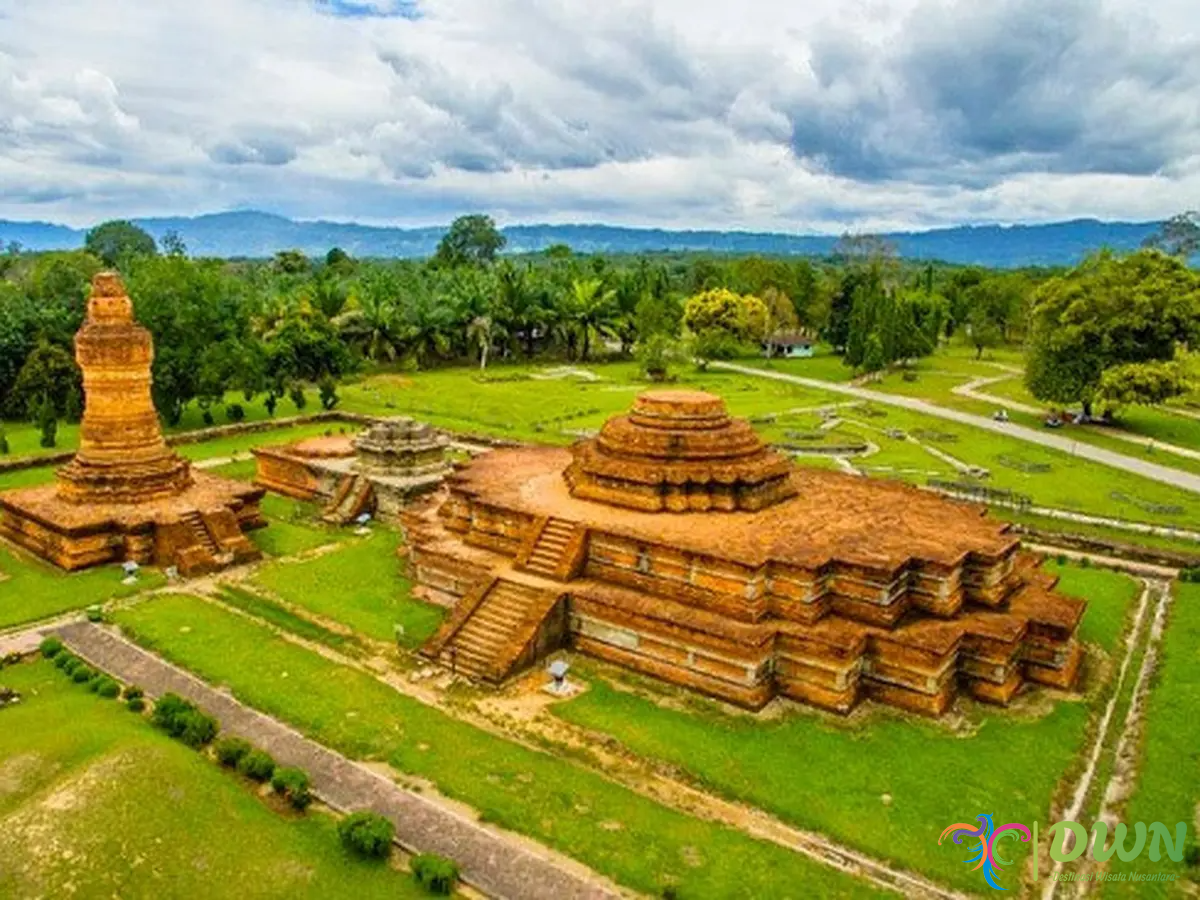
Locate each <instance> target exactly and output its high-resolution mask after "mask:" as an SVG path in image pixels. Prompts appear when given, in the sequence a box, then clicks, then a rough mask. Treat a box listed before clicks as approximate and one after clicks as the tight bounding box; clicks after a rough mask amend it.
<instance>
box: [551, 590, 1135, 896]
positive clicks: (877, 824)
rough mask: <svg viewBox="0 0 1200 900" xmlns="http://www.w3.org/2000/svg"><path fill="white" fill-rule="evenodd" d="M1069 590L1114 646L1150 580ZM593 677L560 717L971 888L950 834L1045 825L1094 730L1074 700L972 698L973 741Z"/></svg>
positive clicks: (1095, 631) (940, 728) (974, 885)
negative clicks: (954, 826) (649, 691)
mask: <svg viewBox="0 0 1200 900" xmlns="http://www.w3.org/2000/svg"><path fill="white" fill-rule="evenodd" d="M1063 588H1064V590H1066V591H1068V592H1070V593H1080V594H1084V595H1086V596H1087V597H1088V599H1089V600H1090V601H1091V602H1092V605H1091V606H1090V607H1089V611H1088V614H1087V617H1086V619H1085V624H1084V626H1083V631H1084V637H1085V639H1086V640H1090V641H1094V642H1096V643H1098V644H1100V645H1101V646H1102V647H1104V648H1105V649H1106V650H1108V651H1112V650H1113V649H1114V648H1115V647H1116V643H1117V640H1118V636H1119V630H1120V626H1121V623H1122V622H1123V621H1124V617H1125V614H1126V611H1127V608H1128V606H1129V604H1130V603H1131V602H1132V601H1133V600H1134V598H1135V597H1136V595H1137V584H1136V582H1134V581H1133V580H1132V579H1130V578H1128V577H1126V576H1123V575H1119V574H1116V573H1113V572H1106V571H1100V570H1094V569H1078V568H1073V567H1068V568H1067V569H1066V570H1065V571H1064V572H1063ZM588 680H589V681H590V683H591V690H589V691H588V692H587V693H585V694H583V695H581V696H579V697H577V698H575V699H573V700H570V701H568V702H566V703H563V704H559V705H557V706H555V707H554V712H555V714H556V715H558V716H561V717H562V718H563V719H565V720H567V721H569V722H572V723H574V724H576V725H580V726H582V727H585V728H588V729H591V730H593V731H596V732H600V733H603V734H606V735H610V736H612V737H615V738H616V739H617V740H618V741H620V742H621V743H622V744H623V745H625V746H626V747H628V748H629V749H631V750H633V751H634V752H635V753H637V754H638V755H639V756H643V757H647V758H652V759H657V760H661V761H665V762H667V763H669V764H670V765H672V766H676V767H678V768H680V769H682V770H683V771H686V772H687V773H688V774H690V775H691V776H692V777H694V778H696V779H697V780H698V781H699V782H701V783H702V784H705V785H707V786H709V787H710V788H712V789H714V790H716V791H717V792H719V793H722V794H724V795H726V796H729V797H732V798H735V799H738V800H742V801H745V802H747V803H750V804H752V805H754V806H758V807H760V808H762V809H765V810H768V811H770V812H772V813H775V814H776V815H778V816H780V817H781V818H783V819H785V820H787V821H789V822H793V823H794V824H796V825H799V826H801V827H804V828H812V829H815V830H818V831H821V832H823V833H825V834H828V835H830V836H831V837H833V838H835V839H837V840H840V841H842V842H845V843H847V844H850V845H851V846H854V847H857V848H859V849H862V850H864V851H867V852H869V853H871V854H873V855H875V856H879V857H882V858H886V859H892V860H895V861H896V862H897V863H899V864H901V865H903V866H907V867H910V868H912V869H915V870H917V871H919V872H923V873H926V874H928V875H930V876H932V877H934V878H936V879H938V880H941V881H944V882H946V883H949V884H953V885H955V886H957V887H960V888H962V889H964V890H971V891H975V890H978V889H979V882H978V873H975V872H972V871H970V869H969V867H967V866H964V865H962V860H961V853H959V851H958V848H947V847H945V846H942V847H939V846H938V844H937V836H938V834H939V833H940V832H941V830H942V828H944V827H945V826H946V825H948V824H950V823H951V822H956V821H971V820H973V818H974V816H975V815H977V814H978V813H982V812H989V813H994V814H995V815H996V816H999V817H1001V818H1003V819H1004V821H1006V822H1008V821H1018V822H1028V821H1032V820H1034V819H1039V820H1042V821H1045V819H1046V815H1047V809H1048V806H1049V802H1050V798H1051V795H1052V794H1053V792H1054V789H1055V786H1056V784H1057V783H1058V781H1059V779H1060V778H1061V777H1062V776H1063V774H1064V772H1066V770H1067V769H1068V768H1069V767H1070V765H1071V763H1072V760H1073V759H1074V758H1075V756H1076V754H1077V753H1078V752H1079V751H1080V748H1081V741H1082V738H1083V735H1084V733H1085V730H1086V726H1087V722H1088V708H1087V705H1086V704H1084V703H1079V702H1069V701H1063V700H1056V701H1055V702H1054V703H1053V704H1052V706H1051V708H1050V709H1049V711H1047V712H1045V713H1044V714H1042V715H1039V716H1036V717H1031V716H1029V715H1028V714H1022V713H1020V712H1018V711H1004V710H996V709H993V708H991V707H987V706H983V705H979V704H967V705H966V706H965V709H966V710H967V713H966V714H967V717H968V719H969V722H970V727H969V729H968V733H966V734H963V733H958V732H954V731H951V730H949V729H948V728H947V727H945V726H944V725H942V724H937V723H929V722H926V721H923V720H915V719H912V718H908V717H904V716H900V715H897V714H894V713H892V712H890V711H887V710H882V709H879V708H877V707H876V708H872V707H867V708H865V709H864V710H862V711H861V712H860V713H859V714H857V715H856V716H854V717H853V718H851V719H849V720H842V719H837V718H834V717H830V716H824V715H819V714H815V713H812V712H810V711H807V710H792V711H789V712H787V713H786V714H784V715H783V716H782V717H781V718H779V719H774V720H762V719H755V718H753V717H750V716H745V715H729V714H727V713H725V712H723V711H722V710H721V709H720V708H719V707H717V706H716V705H715V704H710V703H708V702H706V701H700V702H697V701H694V700H693V701H692V702H687V703H686V708H685V709H679V708H677V705H675V706H673V707H672V708H668V707H665V706H661V705H659V704H657V703H655V702H654V701H653V700H651V699H647V698H646V697H644V696H641V695H639V694H635V693H631V692H629V691H628V690H620V689H618V688H617V687H615V686H614V685H613V684H612V683H610V682H608V681H607V680H605V678H603V677H598V676H597V675H595V674H594V673H593V674H592V677H590V678H589V679H588ZM672 693H673V692H672ZM888 796H890V800H885V797H888ZM1012 880H1013V878H1012V876H1011V875H1010V876H1009V881H1010V882H1011V881H1012Z"/></svg>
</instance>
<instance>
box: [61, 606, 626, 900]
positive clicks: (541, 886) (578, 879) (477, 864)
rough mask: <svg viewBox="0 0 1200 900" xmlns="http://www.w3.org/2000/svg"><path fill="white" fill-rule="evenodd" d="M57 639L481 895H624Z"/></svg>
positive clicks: (126, 651) (97, 652) (131, 663)
mask: <svg viewBox="0 0 1200 900" xmlns="http://www.w3.org/2000/svg"><path fill="white" fill-rule="evenodd" d="M56 633H57V634H58V635H59V636H60V637H61V638H62V639H63V640H64V641H65V642H66V643H67V645H68V646H70V648H71V650H72V651H73V652H75V653H77V654H78V655H79V656H81V657H83V658H84V659H86V660H87V661H88V662H89V663H91V664H92V665H94V666H96V667H97V668H99V669H102V670H104V671H106V672H108V673H110V674H112V675H115V676H117V677H118V678H120V679H121V680H123V681H126V682H136V683H137V684H139V685H141V686H142V687H143V688H144V689H145V690H146V692H147V693H148V694H150V695H151V696H159V695H161V694H163V693H166V692H168V691H171V692H174V693H176V694H179V695H180V696H183V697H186V698H188V699H190V700H192V701H193V702H195V703H196V704H197V705H198V706H200V707H202V708H203V709H204V710H206V711H207V712H209V713H210V714H212V715H214V716H216V717H217V719H218V720H219V721H220V723H221V730H222V732H224V733H227V734H233V735H239V736H241V737H244V738H246V739H247V740H249V741H251V742H253V743H254V744H256V745H257V746H259V747H262V748H263V749H265V750H267V751H268V752H269V753H270V754H271V755H272V756H274V757H275V758H276V759H277V760H279V761H280V762H282V763H285V764H287V765H292V766H299V767H301V768H303V769H304V770H305V771H307V772H308V773H309V775H310V776H311V778H312V782H313V787H314V792H315V793H316V794H317V796H318V797H320V799H321V800H322V801H323V802H324V803H326V804H328V805H329V806H331V807H333V808H334V809H337V810H342V811H347V810H357V809H373V810H375V811H376V812H378V813H381V814H383V815H385V816H387V817H388V818H389V819H391V820H392V821H393V822H394V823H395V825H396V836H397V840H398V841H399V842H400V844H401V845H402V846H403V847H404V848H405V849H407V850H410V851H412V852H432V853H440V854H442V855H444V856H447V857H450V858H451V859H454V860H455V861H457V862H458V864H459V865H460V866H461V867H462V871H463V877H464V880H465V881H466V882H467V883H468V884H470V885H472V886H473V887H476V888H478V889H479V890H481V891H483V892H484V893H485V894H487V895H488V896H491V897H499V898H514V900H515V898H521V900H526V898H529V900H565V898H580V900H584V898H586V900H600V898H605V900H609V898H617V897H621V896H623V894H622V892H621V891H620V890H619V889H617V888H616V887H614V886H612V885H611V884H610V883H608V882H607V881H606V880H604V879H602V878H601V877H600V876H599V875H597V874H595V873H591V872H586V870H584V872H581V871H580V870H581V869H582V867H581V866H580V865H579V864H578V863H576V862H574V861H572V860H567V859H564V858H560V857H558V855H557V854H554V853H553V852H552V851H550V850H549V849H546V848H539V849H540V850H541V852H540V853H535V852H533V851H532V850H531V849H530V848H529V846H528V842H527V841H525V840H524V839H522V838H518V837H515V836H514V837H510V836H508V835H505V834H504V833H502V832H500V831H499V830H497V829H493V828H490V827H485V826H483V825H480V824H478V823H477V822H473V821H471V820H470V819H469V818H467V817H466V816H464V815H463V814H462V813H459V812H456V811H454V810H451V809H448V808H447V807H445V806H443V805H441V804H438V803H436V802H434V801H432V800H430V799H429V798H427V797H424V796H422V795H420V794H416V793H414V792H412V791H408V790H405V789H403V788H401V787H399V786H398V785H396V784H395V783H393V782H392V781H391V780H389V779H387V778H384V777H383V776H382V775H379V774H377V773H375V772H373V771H371V770H370V769H368V768H366V767H364V766H361V765H359V764H357V763H354V762H352V761H351V760H349V759H347V758H346V757H344V756H341V755H340V754H337V753H334V752H333V751H331V750H328V749H326V748H325V747H322V746H321V745H320V744H317V743H315V742H313V741H310V740H308V739H307V738H305V737H303V736H302V735H301V734H299V733H298V732H296V731H293V730H292V729H291V728H289V727H288V726H286V725H284V724H283V723H281V722H279V721H277V720H275V719H272V718H270V717H269V716H266V715H263V714H262V713H259V712H256V711H255V710H252V709H250V708H249V707H247V706H244V705H243V704H241V703H239V702H238V701H237V700H234V699H233V698H232V697H230V696H229V695H228V694H225V693H222V692H220V691H218V690H216V689H215V688H213V687H211V686H209V685H208V684H205V683H204V682H203V681H201V680H200V679H198V678H195V677H194V676H192V675H190V674H188V673H186V672H184V671H182V670H181V669H178V668H176V667H174V666H172V665H171V664H170V663H168V662H166V661H165V660H163V659H160V658H159V657H157V656H154V655H152V654H150V653H147V652H146V651H144V650H142V649H141V648H139V647H136V646H134V645H133V644H131V643H129V642H128V641H126V640H124V639H123V638H120V637H118V636H116V635H114V634H112V633H111V632H109V631H106V630H104V629H102V628H99V627H98V626H96V625H92V624H90V623H87V622H78V623H73V624H70V625H64V626H61V627H59V628H58V629H57V630H56ZM447 749H449V748H447ZM585 872H586V874H585Z"/></svg>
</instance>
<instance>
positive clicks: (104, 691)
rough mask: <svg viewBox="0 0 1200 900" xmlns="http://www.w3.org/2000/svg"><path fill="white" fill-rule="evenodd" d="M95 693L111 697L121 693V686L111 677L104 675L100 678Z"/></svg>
mask: <svg viewBox="0 0 1200 900" xmlns="http://www.w3.org/2000/svg"><path fill="white" fill-rule="evenodd" d="M96 693H97V694H99V695H100V696H101V697H107V698H108V699H110V700H111V699H113V698H114V697H117V696H119V695H120V693H121V686H120V685H119V684H117V683H116V682H115V681H113V680H112V679H111V678H108V677H105V678H101V679H100V685H99V686H98V687H97V688H96Z"/></svg>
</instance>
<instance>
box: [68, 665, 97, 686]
mask: <svg viewBox="0 0 1200 900" xmlns="http://www.w3.org/2000/svg"><path fill="white" fill-rule="evenodd" d="M95 677H96V672H95V670H94V669H92V668H91V667H90V666H85V665H78V666H76V667H75V669H74V671H72V672H71V680H72V681H74V682H75V683H76V684H83V683H85V682H88V681H91V680H92V679H93V678H95Z"/></svg>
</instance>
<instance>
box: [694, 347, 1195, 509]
mask: <svg viewBox="0 0 1200 900" xmlns="http://www.w3.org/2000/svg"><path fill="white" fill-rule="evenodd" d="M709 365H710V366H712V367H713V368H717V369H725V370H727V371H730V372H738V373H740V374H742V375H751V376H756V377H758V378H771V379H774V380H775V381H786V382H788V383H790V384H798V385H802V386H804V387H807V388H814V389H816V390H821V391H828V392H830V393H834V394H845V395H846V396H848V397H856V398H858V399H859V400H869V401H870V402H872V403H878V404H880V405H882V406H897V407H901V408H903V409H908V410H911V411H912V412H917V413H921V414H922V415H926V416H935V417H937V418H939V419H946V420H948V421H951V422H958V423H959V424H961V425H970V426H972V427H974V428H982V429H984V430H985V431H992V432H995V433H996V434H1003V435H1005V436H1007V437H1011V438H1016V439H1017V440H1020V441H1025V442H1026V443H1030V444H1038V445H1040V446H1042V447H1050V448H1051V449H1054V450H1061V451H1062V452H1064V453H1069V454H1071V455H1072V456H1078V457H1081V458H1083V459H1089V460H1091V461H1092V462H1098V463H1102V464H1103V465H1106V466H1112V467H1113V468H1115V469H1123V470H1124V471H1126V472H1132V473H1133V474H1135V475H1141V476H1142V477H1144V478H1150V479H1152V480H1154V481H1158V482H1161V483H1162V484H1169V485H1171V486H1172V487H1177V488H1182V489H1183V490H1185V491H1191V492H1192V493H1196V494H1200V475H1196V474H1193V473H1191V472H1183V471H1180V470H1179V469H1173V468H1171V467H1169V466H1160V465H1158V464H1157V463H1152V462H1147V461H1145V460H1142V459H1137V458H1135V457H1132V456H1126V455H1124V454H1123V453H1116V452H1114V451H1112V450H1106V449H1104V448H1103V447H1096V446H1093V445H1092V444H1084V443H1081V442H1079V441H1074V440H1071V439H1070V438H1067V437H1062V436H1061V435H1057V434H1047V433H1045V432H1042V431H1037V430H1035V429H1033V428H1027V427H1025V426H1024V425H1017V424H1014V423H1012V422H997V421H995V420H994V419H989V418H987V417H986V416H977V415H974V414H972V413H966V412H960V411H959V410H957V409H948V408H947V407H944V406H937V405H936V404H933V403H930V402H928V401H926V400H918V399H916V398H915V397H905V396H902V395H899V394H885V393H883V392H882V391H872V390H867V389H866V388H858V387H852V386H851V385H848V384H835V383H833V382H829V381H820V380H819V379H816V378H804V377H802V376H799V375H790V374H788V373H786V372H772V371H770V370H768V369H756V368H753V367H752V366H742V365H738V364H737V363H727V362H711V363H709Z"/></svg>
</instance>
